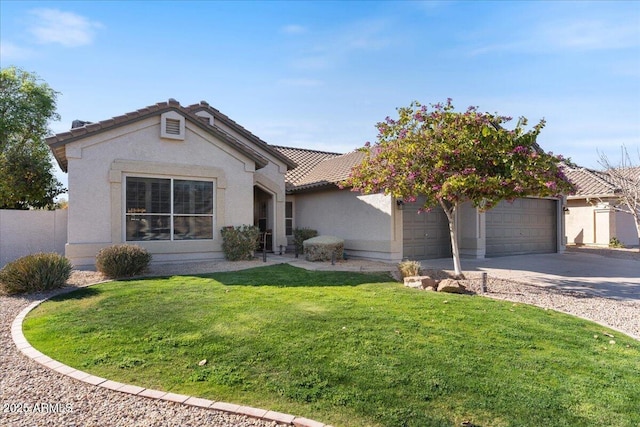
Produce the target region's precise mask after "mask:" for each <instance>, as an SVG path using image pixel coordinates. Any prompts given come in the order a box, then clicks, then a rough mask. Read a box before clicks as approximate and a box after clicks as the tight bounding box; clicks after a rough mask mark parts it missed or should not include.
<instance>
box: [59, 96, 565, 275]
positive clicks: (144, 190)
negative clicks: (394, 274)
mask: <svg viewBox="0 0 640 427" xmlns="http://www.w3.org/2000/svg"><path fill="white" fill-rule="evenodd" d="M75 125H76V127H74V128H72V129H71V130H70V131H69V132H64V133H60V134H57V135H54V136H52V137H50V138H48V139H47V143H48V145H49V147H50V148H51V150H52V152H53V154H54V156H55V158H56V160H57V161H58V163H59V165H60V167H61V168H62V170H64V171H66V172H68V177H69V217H68V239H67V245H66V248H65V254H66V256H67V257H68V258H69V259H70V260H71V261H72V262H73V263H74V265H76V266H89V265H93V264H94V261H95V255H96V253H97V252H98V251H99V250H100V249H101V248H103V247H105V246H109V245H112V244H118V243H124V242H131V243H136V244H139V245H141V246H144V247H146V248H147V249H148V250H149V251H150V252H151V253H152V254H153V255H154V262H176V261H186V260H209V259H220V258H222V257H223V253H222V248H221V235H220V229H221V228H222V227H225V226H237V225H242V224H254V225H257V226H259V227H260V228H261V230H263V231H266V230H269V231H270V235H269V237H270V238H269V241H268V242H267V246H268V248H269V249H271V250H274V251H279V250H280V247H285V246H287V245H290V244H291V243H292V237H293V236H292V234H293V229H294V228H296V227H309V228H314V229H316V230H318V231H319V233H320V234H328V235H335V236H339V237H341V238H343V239H344V240H345V251H346V253H347V254H348V256H351V257H365V258H371V259H379V260H387V261H399V260H401V259H403V258H413V259H426V258H439V257H448V256H450V255H451V248H450V242H449V231H448V223H447V220H446V217H445V215H444V212H442V211H441V210H438V209H435V210H434V211H432V212H429V213H420V212H419V211H418V210H419V207H420V205H419V201H418V202H417V203H406V204H405V203H401V202H400V201H396V200H394V199H392V198H391V197H389V196H385V195H382V194H373V195H362V194H359V193H354V192H351V191H348V190H341V189H340V188H339V187H338V183H339V182H340V181H342V180H343V179H345V178H346V177H347V176H348V174H349V172H350V170H351V168H352V167H353V166H354V165H355V164H357V163H359V162H360V161H361V160H362V158H363V157H362V156H363V154H362V153H361V152H358V151H355V152H352V153H347V154H339V153H329V152H321V151H315V150H305V149H299V148H291V147H282V146H277V145H270V144H267V143H266V142H265V141H263V140H261V139H260V138H259V137H257V136H256V135H254V134H252V133H251V132H249V131H248V130H247V129H245V128H244V127H242V126H240V125H239V124H238V123H236V122H235V121H233V120H231V119H230V118H229V117H227V116H226V115H224V114H222V113H221V112H220V111H218V110H217V109H215V108H213V107H212V106H210V105H209V104H208V103H206V102H204V101H203V102H200V103H198V104H194V105H189V106H182V105H180V104H179V103H178V102H177V101H175V100H173V99H171V100H169V101H168V102H160V103H158V104H155V105H151V106H149V107H146V108H142V109H140V110H137V111H134V112H131V113H127V114H124V115H122V116H118V117H114V118H112V119H108V120H104V121H100V122H97V123H89V122H80V121H79V122H76V123H75ZM562 210H563V206H562V200H556V199H535V198H531V199H529V198H527V199H518V200H516V201H514V202H513V203H508V202H503V203H501V204H500V205H499V206H497V207H496V208H494V209H492V210H491V211H488V212H486V213H484V212H480V211H479V210H477V209H475V208H473V207H471V206H464V207H463V209H461V211H460V212H459V218H458V221H459V224H458V226H459V230H460V247H461V253H462V254H463V255H466V256H472V257H484V256H499V255H507V254H515V253H539V252H557V251H562V250H563V248H564V233H563V231H562V230H563V222H562V218H563V215H562Z"/></svg>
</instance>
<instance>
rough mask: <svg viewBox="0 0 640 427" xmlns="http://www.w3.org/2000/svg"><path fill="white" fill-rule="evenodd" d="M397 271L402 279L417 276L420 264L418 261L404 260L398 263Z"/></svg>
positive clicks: (420, 267)
mask: <svg viewBox="0 0 640 427" xmlns="http://www.w3.org/2000/svg"><path fill="white" fill-rule="evenodd" d="M398 271H399V272H400V276H401V277H402V278H403V279H404V278H405V277H409V276H419V275H420V272H421V271H422V266H421V265H420V263H419V262H418V261H410V260H405V261H402V262H401V263H400V264H398Z"/></svg>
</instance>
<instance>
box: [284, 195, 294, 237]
mask: <svg viewBox="0 0 640 427" xmlns="http://www.w3.org/2000/svg"><path fill="white" fill-rule="evenodd" d="M289 204H291V205H290V206H291V216H287V205H289ZM294 218H295V204H294V203H293V200H285V202H284V233H285V236H286V237H293V230H294V229H295V221H294ZM288 221H291V228H290V230H291V234H289V233H287V232H288V231H289V226H288V225H287V224H288Z"/></svg>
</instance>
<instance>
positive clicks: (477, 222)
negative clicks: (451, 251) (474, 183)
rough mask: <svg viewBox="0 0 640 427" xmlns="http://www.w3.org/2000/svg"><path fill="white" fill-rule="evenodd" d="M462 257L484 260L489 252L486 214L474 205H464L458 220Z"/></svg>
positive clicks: (459, 212)
mask: <svg viewBox="0 0 640 427" xmlns="http://www.w3.org/2000/svg"><path fill="white" fill-rule="evenodd" d="M456 222H457V228H458V245H459V249H460V256H461V257H466V258H484V257H485V255H486V252H487V235H486V232H485V229H486V222H487V221H486V214H485V212H482V211H481V210H480V209H478V208H475V207H474V206H473V204H471V203H469V202H467V203H463V204H462V205H461V206H460V209H459V210H458V217H457V218H456Z"/></svg>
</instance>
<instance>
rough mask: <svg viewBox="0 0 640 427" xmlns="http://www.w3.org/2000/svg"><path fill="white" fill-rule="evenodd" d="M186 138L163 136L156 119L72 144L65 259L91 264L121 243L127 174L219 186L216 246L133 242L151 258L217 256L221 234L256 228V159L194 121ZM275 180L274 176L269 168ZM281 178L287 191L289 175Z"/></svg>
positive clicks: (208, 242) (69, 148)
mask: <svg viewBox="0 0 640 427" xmlns="http://www.w3.org/2000/svg"><path fill="white" fill-rule="evenodd" d="M184 135H185V138H184V140H175V139H166V138H161V137H160V116H155V117H152V118H149V119H145V120H142V121H139V122H135V123H131V124H129V125H127V126H123V127H118V128H114V129H112V130H109V131H106V132H102V133H97V134H95V135H91V136H88V137H85V138H83V139H81V140H79V141H76V142H71V143H69V144H67V146H66V154H67V158H68V162H69V163H68V164H69V167H68V172H69V193H70V197H69V241H68V244H67V247H66V255H67V257H68V258H69V259H71V261H72V262H73V263H74V264H76V265H80V266H91V265H93V264H94V262H95V255H96V253H97V252H98V251H99V250H100V249H101V248H102V247H105V246H109V245H111V244H117V243H122V242H123V241H124V228H123V218H124V210H123V209H124V208H123V204H124V193H123V191H124V187H125V186H124V182H125V177H126V176H156V177H173V178H180V179H190V178H194V179H207V180H208V179H211V180H212V181H213V182H214V186H215V190H214V191H215V198H216V208H215V216H214V238H213V241H211V240H197V241H148V242H136V244H140V245H141V246H144V247H146V248H147V249H148V250H149V251H150V252H151V253H152V254H153V255H154V262H167V261H183V260H202V259H220V258H222V257H223V253H222V251H221V240H222V238H221V236H220V233H219V230H220V229H221V228H222V227H223V226H227V225H242V224H253V186H254V174H255V163H254V161H253V160H251V159H249V158H248V157H247V156H246V155H244V154H242V153H240V152H238V151H237V150H236V149H234V148H232V147H230V146H229V145H228V144H227V143H226V142H223V141H219V140H216V139H215V138H214V137H213V136H211V135H210V134H208V133H207V132H204V131H203V130H202V129H200V128H199V127H197V126H195V125H193V124H191V123H190V122H189V121H187V123H186V131H185V134H184ZM270 175H271V176H275V175H277V173H275V172H274V171H270ZM280 176H281V181H282V184H281V186H282V187H284V175H283V174H282V175H280ZM281 199H282V200H284V188H282V197H281ZM282 222H284V219H283V220H282Z"/></svg>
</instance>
